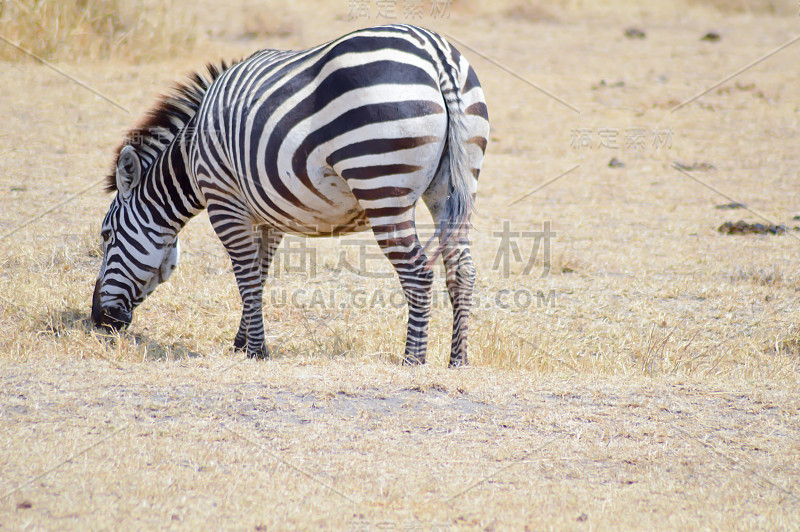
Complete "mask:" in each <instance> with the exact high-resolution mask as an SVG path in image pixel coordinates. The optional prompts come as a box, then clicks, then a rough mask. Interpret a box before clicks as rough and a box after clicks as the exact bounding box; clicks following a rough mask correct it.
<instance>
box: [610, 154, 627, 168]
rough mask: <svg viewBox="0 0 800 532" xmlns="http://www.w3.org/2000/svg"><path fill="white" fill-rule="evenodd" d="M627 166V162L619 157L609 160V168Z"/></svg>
mask: <svg viewBox="0 0 800 532" xmlns="http://www.w3.org/2000/svg"><path fill="white" fill-rule="evenodd" d="M623 166H625V163H623V162H622V161H620V160H619V159H617V158H616V157H612V158H611V160H610V161H608V167H609V168H622V167H623Z"/></svg>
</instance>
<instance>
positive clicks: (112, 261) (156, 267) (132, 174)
mask: <svg viewBox="0 0 800 532" xmlns="http://www.w3.org/2000/svg"><path fill="white" fill-rule="evenodd" d="M141 181H142V163H141V161H140V159H139V155H138V154H137V153H136V149H135V148H133V147H132V146H126V147H125V148H123V149H122V151H120V153H119V157H118V158H117V168H116V189H117V195H116V196H115V197H114V200H113V201H112V202H111V207H110V208H109V210H108V213H107V214H106V217H105V219H104V220H103V226H102V228H101V232H100V236H101V237H102V239H103V264H102V266H101V268H100V273H99V275H98V276H97V282H96V283H95V286H94V294H93V296H92V321H93V322H94V324H95V325H96V326H98V327H105V328H108V329H112V330H119V329H122V328H124V327H126V326H128V325H129V324H130V322H131V319H132V318H133V310H134V309H135V308H136V307H137V306H138V305H139V304H141V303H142V301H144V299H145V298H146V297H147V296H148V295H150V293H152V292H153V290H155V289H156V287H157V286H158V285H159V284H161V283H163V282H164V281H166V280H167V279H168V278H169V276H170V275H171V274H172V272H173V271H174V270H175V268H176V267H177V266H178V256H179V254H180V247H179V245H178V238H177V233H176V231H175V230H174V229H173V228H171V227H164V226H163V225H160V224H158V223H157V222H156V220H157V219H160V217H159V216H154V215H153V214H154V211H152V210H151V204H152V202H150V201H148V199H147V192H146V191H145V190H143V188H144V187H140V186H139V184H140V182H141Z"/></svg>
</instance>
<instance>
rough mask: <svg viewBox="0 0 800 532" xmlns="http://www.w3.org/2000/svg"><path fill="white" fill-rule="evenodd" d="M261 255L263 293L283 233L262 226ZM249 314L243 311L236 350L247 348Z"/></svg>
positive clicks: (237, 333)
mask: <svg viewBox="0 0 800 532" xmlns="http://www.w3.org/2000/svg"><path fill="white" fill-rule="evenodd" d="M259 237H260V238H259V255H260V260H261V287H262V293H263V288H264V285H265V284H266V282H267V275H268V272H269V267H270V265H271V264H272V259H273V257H275V252H276V251H277V249H278V246H279V245H280V243H281V240H283V233H282V232H280V231H278V230H276V229H273V228H271V227H268V226H266V225H264V226H261V232H260V235H259ZM246 317H247V314H246V313H244V312H243V313H242V319H241V320H240V321H239V330H238V331H237V332H236V338H234V340H233V349H234V351H237V352H238V351H244V350H245V349H246V348H247V328H248V325H247V319H246Z"/></svg>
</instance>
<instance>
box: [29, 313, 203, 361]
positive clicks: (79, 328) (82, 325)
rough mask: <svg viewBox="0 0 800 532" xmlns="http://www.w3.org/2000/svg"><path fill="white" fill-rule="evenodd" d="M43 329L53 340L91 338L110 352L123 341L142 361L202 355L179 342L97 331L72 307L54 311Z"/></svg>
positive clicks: (85, 317) (139, 335) (48, 315)
mask: <svg viewBox="0 0 800 532" xmlns="http://www.w3.org/2000/svg"><path fill="white" fill-rule="evenodd" d="M41 324H42V326H43V327H42V328H43V330H45V331H47V332H48V333H49V334H51V335H52V336H53V337H54V338H67V337H70V336H73V335H74V334H75V333H78V334H83V335H87V336H91V337H92V338H94V339H96V340H97V341H99V342H101V343H102V344H104V345H105V346H106V347H107V348H108V349H109V350H116V347H117V344H118V342H119V341H120V340H122V339H125V340H126V341H127V343H128V344H129V347H128V350H129V351H130V352H131V354H136V355H138V359H139V360H141V361H143V362H144V361H154V362H158V361H173V360H182V359H187V358H198V357H201V356H202V355H201V354H200V353H198V352H196V351H192V350H191V349H189V348H188V347H187V346H185V345H184V344H182V343H180V342H174V343H172V344H165V343H162V342H159V341H157V340H154V339H152V338H150V337H149V336H147V335H145V334H141V333H135V332H131V331H130V330H126V331H122V332H118V333H116V332H115V333H109V332H105V331H102V330H100V329H97V328H96V327H95V326H94V324H93V323H92V320H91V318H90V317H89V315H88V314H87V313H86V311H85V310H83V309H79V308H75V307H71V308H66V309H61V310H55V311H53V312H51V313H49V314H47V315H45V316H43V317H42V318H41Z"/></svg>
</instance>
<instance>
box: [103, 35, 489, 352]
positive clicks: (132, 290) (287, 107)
mask: <svg viewBox="0 0 800 532" xmlns="http://www.w3.org/2000/svg"><path fill="white" fill-rule="evenodd" d="M488 138H489V119H488V112H487V107H486V102H485V100H484V94H483V90H482V88H481V85H480V83H479V81H478V78H477V75H476V74H475V71H474V70H473V68H472V67H471V66H470V64H469V63H468V62H467V60H466V58H465V57H464V56H463V55H462V54H461V53H460V52H459V51H458V50H457V49H456V48H455V47H453V46H452V45H451V44H449V43H448V42H447V41H446V40H445V39H443V38H442V37H441V36H439V35H437V34H436V33H434V32H432V31H430V30H426V29H423V28H419V27H415V26H410V25H401V24H398V25H386V26H378V27H373V28H366V29H362V30H357V31H354V32H352V33H349V34H347V35H344V36H342V37H340V38H338V39H336V40H333V41H331V42H328V43H325V44H322V45H319V46H316V47H314V48H310V49H308V50H304V51H278V50H262V51H259V52H256V53H254V54H253V55H251V56H250V57H248V58H246V59H243V60H241V61H238V62H234V63H232V64H226V63H225V62H222V63H221V64H218V65H215V64H208V65H207V66H206V69H205V71H200V72H195V73H193V74H192V75H191V76H190V77H189V78H188V80H186V81H184V82H183V83H179V84H177V85H176V86H175V87H174V88H173V90H172V92H170V93H168V94H167V95H166V96H163V97H162V98H161V99H160V100H159V101H158V103H157V104H156V105H155V107H154V108H153V109H152V110H151V111H150V113H149V114H148V115H147V116H146V118H145V119H144V120H143V121H142V122H141V123H140V124H139V125H138V126H137V127H135V128H134V129H132V130H131V131H130V132H129V134H128V135H127V136H126V138H125V140H124V141H123V143H122V145H121V146H120V148H118V151H117V152H116V158H115V164H114V165H113V168H112V171H111V173H110V174H109V176H108V179H107V182H106V190H107V192H116V194H115V196H114V198H113V200H112V202H111V206H110V207H109V210H108V212H107V214H106V216H105V219H104V220H103V224H102V227H101V238H102V241H103V262H102V266H101V268H100V272H99V274H98V277H97V280H96V283H95V288H94V293H93V296H92V311H91V317H92V320H93V322H94V323H95V325H97V326H98V327H100V328H105V329H111V330H119V329H122V328H125V327H127V326H128V325H129V324H130V323H131V320H132V316H133V310H134V309H135V308H136V307H137V306H138V305H139V304H140V303H142V301H144V299H145V298H146V297H147V296H148V295H149V294H150V293H152V292H153V290H155V288H156V287H157V286H158V285H159V284H160V283H162V282H164V281H166V280H167V279H168V278H169V276H170V275H171V274H172V272H173V271H174V269H175V267H176V266H177V264H178V258H179V245H178V233H179V232H180V231H181V229H182V228H183V227H184V225H185V224H186V223H187V222H188V220H189V219H190V218H192V217H193V216H195V215H196V214H198V213H200V212H201V211H202V210H204V209H205V210H206V211H207V212H208V216H209V219H210V222H211V225H212V227H213V229H214V231H215V233H216V234H217V236H218V237H219V239H220V240H221V242H222V244H223V246H224V248H225V250H226V251H227V253H228V255H229V257H230V260H231V264H232V266H233V272H234V275H235V278H236V282H237V285H238V288H239V293H240V296H241V299H242V316H241V320H240V323H239V329H238V331H237V333H236V336H235V339H234V342H233V345H234V349H235V350H236V351H238V352H240V351H245V353H246V355H247V356H248V357H251V358H252V357H256V358H264V357H267V356H268V355H269V351H268V349H267V346H266V341H265V333H264V321H263V310H262V293H263V289H264V285H265V282H266V278H267V271H268V270H269V267H270V262H271V261H272V258H273V256H274V255H275V252H276V249H277V248H278V246H279V244H280V242H281V239H282V237H283V235H285V234H293V235H305V236H334V235H344V234H349V233H353V232H357V231H363V230H367V229H369V228H371V229H372V232H373V234H374V236H375V239H376V241H377V243H378V245H379V247H380V248H381V250H382V252H383V254H384V255H385V256H386V257H387V258H388V260H389V261H390V262H391V264H392V265H393V266H394V268H395V270H396V272H397V274H398V277H399V281H400V285H401V288H402V290H403V293H404V295H405V298H406V302H407V305H408V324H407V334H406V345H405V353H404V356H403V359H402V360H403V362H404V363H405V364H422V363H424V362H425V357H426V351H427V340H428V322H429V317H430V312H431V290H432V283H433V277H434V275H433V271H432V269H431V265H432V262H433V261H434V260H435V259H436V258H437V257H438V255H441V256H442V258H443V261H444V264H445V272H446V280H445V282H446V286H447V290H448V294H449V296H450V301H451V303H452V307H453V333H452V345H451V353H450V360H449V366H450V367H456V366H461V365H466V364H467V362H468V360H467V321H468V318H469V313H470V307H471V304H472V292H473V286H474V282H475V275H476V272H475V267H474V264H473V259H472V256H471V253H470V243H469V221H470V216H471V213H472V211H473V208H474V201H475V194H476V191H477V181H478V176H479V173H480V168H481V163H482V161H483V156H484V153H485V150H486V145H487V142H488ZM420 198H422V199H423V201H424V203H425V204H426V206H427V207H428V209H429V210H430V212H431V214H432V217H433V219H434V222H435V224H436V231H435V234H434V237H433V238H432V239H431V241H429V242H428V243H427V244H425V245H424V246H423V244H422V243H421V242H420V239H419V236H418V234H417V228H416V224H415V215H414V210H415V207H416V204H417V201H418V200H419V199H420ZM437 238H438V243H437V244H433V241H434V240H435V239H437ZM432 244H433V245H435V248H433V251H432V253H431V257H430V258H428V256H427V254H426V251H428V250H429V249H430V247H429V246H430V245H432Z"/></svg>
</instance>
